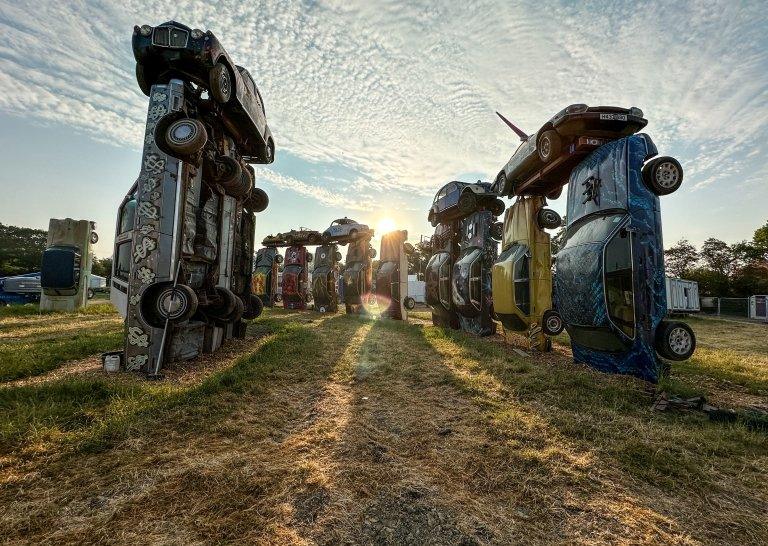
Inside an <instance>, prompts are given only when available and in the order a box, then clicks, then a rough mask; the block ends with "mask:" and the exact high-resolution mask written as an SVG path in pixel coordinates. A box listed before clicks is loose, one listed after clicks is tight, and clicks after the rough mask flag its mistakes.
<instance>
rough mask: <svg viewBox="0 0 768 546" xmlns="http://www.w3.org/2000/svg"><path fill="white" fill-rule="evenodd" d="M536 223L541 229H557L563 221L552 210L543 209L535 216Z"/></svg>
mask: <svg viewBox="0 0 768 546" xmlns="http://www.w3.org/2000/svg"><path fill="white" fill-rule="evenodd" d="M536 223H537V224H538V225H539V228H541V229H557V228H559V227H560V224H562V223H563V219H562V218H561V217H560V215H559V214H558V213H557V212H555V211H554V210H552V209H548V208H546V207H544V208H541V209H539V212H538V213H537V214H536Z"/></svg>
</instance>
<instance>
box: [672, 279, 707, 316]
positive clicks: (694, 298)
mask: <svg viewBox="0 0 768 546" xmlns="http://www.w3.org/2000/svg"><path fill="white" fill-rule="evenodd" d="M666 287H667V313H669V314H673V313H677V314H686V313H698V312H699V311H701V305H700V302H699V283H697V282H696V281H689V280H685V279H678V278H676V277H667V278H666Z"/></svg>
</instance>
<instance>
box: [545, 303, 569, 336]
mask: <svg viewBox="0 0 768 546" xmlns="http://www.w3.org/2000/svg"><path fill="white" fill-rule="evenodd" d="M563 328H565V324H564V323H563V318H562V317H561V316H560V313H558V312H557V311H553V310H552V309H547V310H546V311H544V315H543V316H542V318H541V329H542V331H543V332H544V333H545V334H547V335H548V336H556V335H558V334H559V333H560V332H562V331H563Z"/></svg>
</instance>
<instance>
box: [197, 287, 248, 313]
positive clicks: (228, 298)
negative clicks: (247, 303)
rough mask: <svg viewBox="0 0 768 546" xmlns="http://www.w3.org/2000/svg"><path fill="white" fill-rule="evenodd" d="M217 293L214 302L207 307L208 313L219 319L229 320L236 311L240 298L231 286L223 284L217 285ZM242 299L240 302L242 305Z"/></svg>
mask: <svg viewBox="0 0 768 546" xmlns="http://www.w3.org/2000/svg"><path fill="white" fill-rule="evenodd" d="M214 292H215V293H216V301H215V303H213V304H209V305H208V306H207V307H206V308H205V312H206V314H208V315H210V316H212V317H213V318H215V319H219V320H228V319H229V317H230V316H232V314H233V313H234V312H235V310H236V307H237V301H238V300H240V298H238V297H237V296H236V295H235V293H234V292H232V291H231V290H230V289H229V288H224V287H223V286H217V287H216V288H215V289H214ZM242 303H243V302H242V301H240V304H241V305H242Z"/></svg>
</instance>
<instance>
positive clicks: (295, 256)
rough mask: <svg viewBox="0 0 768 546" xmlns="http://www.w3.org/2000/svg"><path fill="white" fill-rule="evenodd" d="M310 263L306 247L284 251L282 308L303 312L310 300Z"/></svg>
mask: <svg viewBox="0 0 768 546" xmlns="http://www.w3.org/2000/svg"><path fill="white" fill-rule="evenodd" d="M311 261H312V254H310V252H309V250H307V247H305V246H304V245H294V246H290V247H288V248H287V249H286V250H285V267H283V280H282V294H283V307H285V308H286V309H297V310H304V309H306V308H307V304H308V303H309V301H310V300H311V299H312V298H311V295H310V291H309V264H310V262H311Z"/></svg>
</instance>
